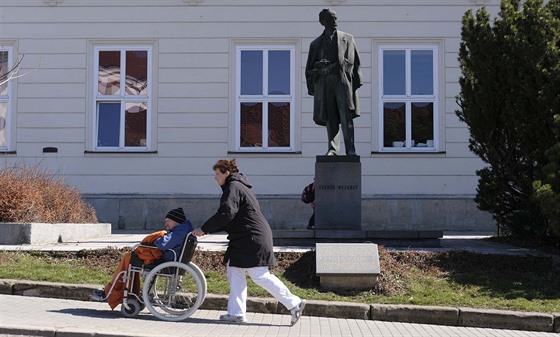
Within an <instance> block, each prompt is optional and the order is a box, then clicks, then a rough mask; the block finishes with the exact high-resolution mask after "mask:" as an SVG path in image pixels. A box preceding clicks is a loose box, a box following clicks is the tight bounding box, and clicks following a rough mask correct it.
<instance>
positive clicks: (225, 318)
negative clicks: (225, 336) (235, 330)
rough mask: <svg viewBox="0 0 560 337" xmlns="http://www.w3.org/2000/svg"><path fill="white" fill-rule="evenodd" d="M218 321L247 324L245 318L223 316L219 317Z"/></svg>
mask: <svg viewBox="0 0 560 337" xmlns="http://www.w3.org/2000/svg"><path fill="white" fill-rule="evenodd" d="M220 321H223V322H231V323H247V318H245V316H234V315H230V314H225V315H221V316H220Z"/></svg>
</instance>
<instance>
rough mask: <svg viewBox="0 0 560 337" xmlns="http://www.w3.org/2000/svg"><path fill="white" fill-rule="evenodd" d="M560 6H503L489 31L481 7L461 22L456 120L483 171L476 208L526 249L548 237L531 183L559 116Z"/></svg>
mask: <svg viewBox="0 0 560 337" xmlns="http://www.w3.org/2000/svg"><path fill="white" fill-rule="evenodd" d="M559 2H560V0H550V1H548V2H547V3H546V4H545V3H544V2H543V1H542V0H527V1H523V2H521V1H520V0H502V3H501V9H500V12H499V14H498V18H496V19H495V21H494V22H493V23H491V20H490V16H489V14H488V12H487V11H486V9H485V8H484V7H483V8H481V9H479V10H478V11H477V12H476V16H475V15H473V12H472V11H468V12H466V13H465V15H464V16H463V27H462V34H461V37H462V41H461V45H460V51H459V61H460V66H461V70H462V76H461V78H460V80H459V83H460V86H461V92H460V94H459V96H458V97H457V101H458V104H459V106H460V109H459V110H458V111H457V112H456V113H457V115H458V117H459V118H460V120H461V121H463V122H465V123H466V124H467V126H468V128H469V132H470V138H469V148H470V149H471V151H473V152H474V153H475V154H476V155H478V156H479V157H480V158H481V159H482V160H483V161H484V162H485V163H486V164H487V165H486V166H485V167H484V168H483V169H481V170H478V171H477V175H478V176H479V181H478V186H477V195H476V198H475V201H476V202H477V204H478V207H479V208H480V209H482V210H485V211H488V212H490V213H491V214H492V215H493V217H494V219H495V220H496V223H497V225H498V226H499V228H500V230H501V231H502V233H505V234H511V235H513V236H515V237H518V238H523V239H527V240H529V241H537V242H539V241H541V240H542V239H544V238H545V237H546V236H548V235H549V234H550V230H549V229H550V228H549V219H548V217H547V216H546V215H545V214H544V213H543V211H542V207H541V206H540V205H541V204H542V201H539V200H537V198H535V188H534V186H533V182H534V181H536V180H540V179H543V178H544V177H545V176H546V174H545V172H544V171H543V168H544V167H545V166H547V165H548V164H549V163H550V160H551V158H550V157H549V156H548V155H546V154H545V152H546V150H548V149H549V148H550V147H551V145H552V144H553V143H554V141H555V134H554V115H555V114H559V113H560V100H559V99H560V90H559V88H560V86H559V85H560V82H559V74H560V69H559V61H560V51H559V48H560V16H559V15H558V7H559Z"/></svg>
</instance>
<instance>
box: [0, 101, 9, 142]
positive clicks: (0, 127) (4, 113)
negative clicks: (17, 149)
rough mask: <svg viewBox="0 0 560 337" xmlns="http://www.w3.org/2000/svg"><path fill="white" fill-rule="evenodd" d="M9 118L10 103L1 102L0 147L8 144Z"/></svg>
mask: <svg viewBox="0 0 560 337" xmlns="http://www.w3.org/2000/svg"><path fill="white" fill-rule="evenodd" d="M7 118H8V105H7V104H6V103H3V102H0V148H1V147H6V146H8V143H7V141H8V140H7V137H8V136H7V130H6V127H7V122H6V119H7Z"/></svg>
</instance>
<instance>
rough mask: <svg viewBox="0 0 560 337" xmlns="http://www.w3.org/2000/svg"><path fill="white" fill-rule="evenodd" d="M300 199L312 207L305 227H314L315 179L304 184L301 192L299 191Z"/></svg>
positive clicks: (310, 228)
mask: <svg viewBox="0 0 560 337" xmlns="http://www.w3.org/2000/svg"><path fill="white" fill-rule="evenodd" d="M301 201H303V202H304V203H306V204H309V206H311V208H312V209H313V213H312V214H311V217H310V218H309V221H308V222H307V227H306V228H307V229H309V230H312V229H315V181H313V182H312V183H311V184H309V185H307V186H305V188H304V189H303V192H302V193H301Z"/></svg>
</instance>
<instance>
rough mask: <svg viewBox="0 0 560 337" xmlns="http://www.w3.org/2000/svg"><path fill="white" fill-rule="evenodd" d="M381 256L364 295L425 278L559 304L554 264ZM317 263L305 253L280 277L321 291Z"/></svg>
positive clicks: (461, 256)
mask: <svg viewBox="0 0 560 337" xmlns="http://www.w3.org/2000/svg"><path fill="white" fill-rule="evenodd" d="M379 254H380V264H381V277H380V278H379V282H378V284H377V285H376V286H375V287H374V288H371V289H368V290H366V291H368V292H371V293H374V294H378V295H388V296H390V295H399V294H404V293H406V292H407V291H408V287H409V286H410V284H407V283H406V282H403V280H412V279H415V276H417V275H418V274H419V273H420V274H421V275H422V276H425V277H435V278H437V279H444V280H446V282H448V283H449V284H451V283H452V284H455V286H457V285H458V286H459V287H463V288H472V287H476V288H477V292H478V293H479V295H481V296H484V295H486V296H489V297H493V298H503V299H507V300H512V299H518V298H523V299H527V300H530V301H531V300H558V299H560V268H558V267H557V266H556V267H555V266H553V261H552V258H550V257H546V256H542V257H539V256H519V255H496V254H479V253H472V252H465V251H448V252H412V251H386V250H385V249H384V248H383V247H380V250H379ZM315 261H316V254H315V251H309V252H306V253H304V254H302V255H301V257H300V258H299V259H298V260H297V261H294V262H293V263H292V264H291V265H290V266H287V267H286V268H285V271H284V274H283V275H284V277H285V278H286V279H287V280H288V281H290V282H291V283H293V284H294V285H296V286H298V287H300V288H305V289H317V290H319V291H321V290H320V279H319V277H318V276H317V275H316V274H315V270H316V262H315ZM409 282H411V281H409ZM450 287H451V286H450ZM433 290H434V291H435V292H437V291H438V289H433ZM363 292H364V290H363V289H362V290H358V289H344V290H338V291H335V292H334V293H336V294H337V295H341V296H356V295H359V294H362V293H363Z"/></svg>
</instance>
